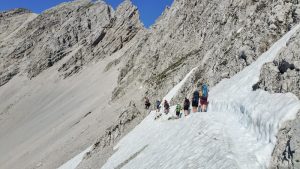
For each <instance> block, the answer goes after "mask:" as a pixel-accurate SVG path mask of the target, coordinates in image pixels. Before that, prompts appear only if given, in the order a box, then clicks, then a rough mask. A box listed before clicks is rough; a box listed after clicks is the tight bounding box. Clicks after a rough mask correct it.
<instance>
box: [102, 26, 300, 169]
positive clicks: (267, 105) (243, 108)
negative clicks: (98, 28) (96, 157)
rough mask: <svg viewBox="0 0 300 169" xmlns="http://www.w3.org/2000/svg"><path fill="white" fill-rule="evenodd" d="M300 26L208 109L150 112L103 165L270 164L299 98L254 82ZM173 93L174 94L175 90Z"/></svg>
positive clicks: (226, 86)
mask: <svg viewBox="0 0 300 169" xmlns="http://www.w3.org/2000/svg"><path fill="white" fill-rule="evenodd" d="M299 29H300V25H298V26H296V27H295V28H294V29H292V30H291V31H290V32H288V33H287V34H286V35H285V36H283V37H282V38H281V39H280V40H279V41H278V42H276V43H275V44H274V45H273V46H272V47H271V48H270V49H269V50H268V51H267V52H265V53H264V54H263V55H262V56H260V57H259V58H258V59H257V61H255V62H253V63H252V64H251V65H250V66H248V67H246V68H245V69H244V70H243V71H241V72H240V73H238V74H236V75H235V76H233V77H232V78H230V79H226V80H223V81H221V82H220V83H219V84H217V85H216V86H215V87H213V88H212V90H211V92H210V99H209V101H210V105H209V108H208V109H209V111H208V112H207V113H198V114H192V115H191V116H190V117H188V118H182V119H179V120H175V121H166V120H165V119H167V118H165V116H166V115H163V117H162V118H161V119H159V120H157V121H155V120H154V117H155V114H156V112H155V111H153V112H151V114H150V115H149V116H148V117H147V118H145V120H143V122H141V124H139V125H138V126H137V127H136V128H135V129H134V130H133V131H132V132H130V133H129V134H128V135H127V136H125V137H124V138H123V139H122V140H121V141H120V142H119V143H118V144H117V145H116V146H115V148H114V149H115V151H116V152H115V153H114V155H113V156H112V157H111V158H110V159H109V160H108V161H107V163H106V164H105V165H104V166H103V167H102V168H103V169H113V168H203V169H204V168H210V169H214V168H216V169H220V168H243V169H246V168H249V169H255V168H267V167H268V166H269V161H270V157H271V153H272V150H273V148H274V146H275V144H276V138H275V136H276V134H277V132H278V130H279V128H280V126H281V125H282V124H283V122H284V121H286V120H288V119H292V118H294V117H295V116H296V114H297V112H298V110H299V108H300V101H299V100H298V99H297V98H296V97H295V96H294V95H292V94H276V95H274V94H273V95H272V94H270V93H268V92H266V91H263V90H257V91H253V90H252V86H253V85H254V84H255V83H256V82H257V81H258V80H259V75H260V70H261V68H262V67H263V65H264V63H266V62H270V61H272V60H273V59H274V58H275V57H276V55H277V53H278V52H279V51H280V49H281V48H282V47H284V46H285V45H286V43H287V42H288V40H289V38H290V37H291V36H292V35H293V34H294V33H295V32H296V31H297V30H299ZM186 83H188V82H186ZM175 88H177V86H175V87H174V89H175ZM176 90H178V88H177V89H176ZM170 93H172V94H171V98H172V96H174V94H175V93H174V92H173V91H170ZM168 95H170V94H168ZM174 109H175V107H173V115H175V113H174Z"/></svg>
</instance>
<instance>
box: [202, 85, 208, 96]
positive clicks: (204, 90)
mask: <svg viewBox="0 0 300 169" xmlns="http://www.w3.org/2000/svg"><path fill="white" fill-rule="evenodd" d="M207 96H208V89H207V85H206V84H204V85H202V97H204V98H207Z"/></svg>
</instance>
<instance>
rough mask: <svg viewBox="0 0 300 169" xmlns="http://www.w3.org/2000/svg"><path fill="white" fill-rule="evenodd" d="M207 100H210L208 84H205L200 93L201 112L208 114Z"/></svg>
mask: <svg viewBox="0 0 300 169" xmlns="http://www.w3.org/2000/svg"><path fill="white" fill-rule="evenodd" d="M207 98H208V87H207V85H206V84H203V85H202V87H201V93H200V105H201V112H207V105H208V101H207Z"/></svg>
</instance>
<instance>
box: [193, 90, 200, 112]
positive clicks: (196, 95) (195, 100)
mask: <svg viewBox="0 0 300 169" xmlns="http://www.w3.org/2000/svg"><path fill="white" fill-rule="evenodd" d="M198 106H199V91H198V90H196V91H194V93H193V97H192V108H193V113H196V112H197V108H198Z"/></svg>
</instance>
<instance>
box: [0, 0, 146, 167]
mask: <svg viewBox="0 0 300 169" xmlns="http://www.w3.org/2000/svg"><path fill="white" fill-rule="evenodd" d="M16 11H20V12H14V11H9V12H3V13H1V17H2V16H3V17H2V18H1V22H2V21H5V23H6V22H7V25H6V26H5V25H4V24H3V25H2V24H1V26H3V28H2V27H1V32H0V35H1V36H2V37H4V39H1V41H0V43H1V53H0V64H1V67H0V81H1V82H0V86H1V87H0V121H1V123H0V135H1V138H0V153H1V154H6V155H5V156H1V157H0V163H1V169H2V168H3V169H5V168H9V169H11V168H25V169H31V168H51V169H52V168H56V167H58V166H60V165H61V164H62V163H64V162H65V161H67V160H68V159H69V158H71V157H72V156H74V155H75V154H77V153H78V152H80V151H81V149H83V148H85V146H86V145H90V144H92V143H93V142H94V141H95V140H97V138H98V136H101V135H104V134H105V129H106V128H108V127H109V126H110V125H111V124H112V123H113V122H114V121H115V119H117V118H118V116H119V114H120V113H122V111H123V110H126V109H127V106H128V104H129V101H130V100H127V101H126V102H122V101H120V102H114V103H112V102H110V98H111V96H112V95H111V93H112V92H113V89H114V88H115V87H116V86H117V77H118V74H119V71H118V69H119V66H120V65H118V66H116V65H111V64H110V65H111V66H107V65H109V63H111V62H112V61H114V60H116V59H121V58H122V57H123V55H124V52H125V51H126V50H127V49H128V48H129V47H130V46H132V45H134V43H132V39H134V38H135V35H136V34H138V33H143V29H144V28H143V25H142V24H141V22H140V21H139V14H138V11H137V8H136V7H135V6H133V5H132V3H131V2H130V1H124V2H123V3H122V4H121V5H120V6H119V7H118V8H117V9H116V11H114V10H113V9H112V7H110V6H109V5H107V4H106V3H104V2H103V1H97V2H91V1H86V0H78V1H73V2H69V3H63V4H61V5H59V6H57V7H54V8H51V9H49V10H47V11H45V12H44V13H42V14H40V15H36V14H32V13H29V12H28V11H26V10H21V9H18V10H16ZM26 18H28V19H27V20H26ZM2 19H3V20H2ZM21 21H24V22H21ZM8 22H9V23H8ZM11 23H15V24H16V25H14V24H11ZM110 107H112V108H110Z"/></svg>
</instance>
